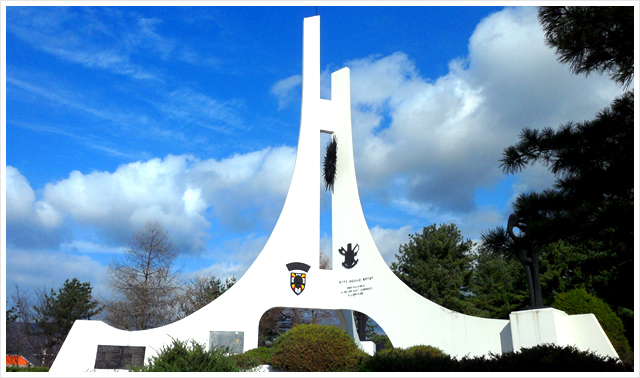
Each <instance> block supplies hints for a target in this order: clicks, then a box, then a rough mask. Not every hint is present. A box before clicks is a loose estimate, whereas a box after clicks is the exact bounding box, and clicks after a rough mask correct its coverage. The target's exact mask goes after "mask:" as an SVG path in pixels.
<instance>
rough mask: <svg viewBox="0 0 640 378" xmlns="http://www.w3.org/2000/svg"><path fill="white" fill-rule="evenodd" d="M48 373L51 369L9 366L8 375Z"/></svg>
mask: <svg viewBox="0 0 640 378" xmlns="http://www.w3.org/2000/svg"><path fill="white" fill-rule="evenodd" d="M48 371H49V368H48V367H46V366H31V367H17V366H7V373H8V372H20V373H45V372H48Z"/></svg>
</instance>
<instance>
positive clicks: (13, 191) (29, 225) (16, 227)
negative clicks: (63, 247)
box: [6, 165, 65, 247]
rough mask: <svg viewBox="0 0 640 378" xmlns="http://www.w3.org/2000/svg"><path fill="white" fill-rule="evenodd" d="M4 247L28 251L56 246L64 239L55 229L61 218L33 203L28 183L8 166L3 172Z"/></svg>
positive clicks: (40, 203)
mask: <svg viewBox="0 0 640 378" xmlns="http://www.w3.org/2000/svg"><path fill="white" fill-rule="evenodd" d="M6 175H7V181H6V188H7V189H6V190H7V192H6V201H7V244H8V245H21V246H30V247H50V246H57V244H58V243H60V242H61V241H62V240H63V239H64V236H65V233H64V232H63V231H61V230H59V229H58V226H60V224H61V223H62V221H63V218H64V216H63V214H62V213H61V212H59V211H58V210H56V209H55V208H54V207H53V206H51V204H49V203H48V202H45V201H41V200H36V194H35V192H34V191H33V189H32V188H31V185H30V184H29V181H27V179H26V178H25V177H24V176H23V175H22V174H21V173H20V172H19V171H18V170H17V169H16V168H15V167H12V166H10V165H8V166H7V170H6Z"/></svg>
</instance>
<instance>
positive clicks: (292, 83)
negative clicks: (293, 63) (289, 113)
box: [271, 75, 302, 110]
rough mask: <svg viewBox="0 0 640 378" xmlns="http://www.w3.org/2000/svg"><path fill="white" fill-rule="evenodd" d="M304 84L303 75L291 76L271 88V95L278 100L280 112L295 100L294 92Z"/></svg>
mask: <svg viewBox="0 0 640 378" xmlns="http://www.w3.org/2000/svg"><path fill="white" fill-rule="evenodd" d="M301 84H302V75H293V76H289V77H288V78H286V79H282V80H279V81H277V82H276V83H275V84H273V85H272V86H271V94H272V95H274V96H275V97H276V98H277V99H278V110H281V109H284V108H285V107H286V106H287V104H289V103H290V102H292V101H293V100H294V99H295V94H296V93H295V92H294V90H295V89H296V88H297V87H298V86H300V85H301Z"/></svg>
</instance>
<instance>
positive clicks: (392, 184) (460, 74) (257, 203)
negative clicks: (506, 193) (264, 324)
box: [7, 8, 619, 282]
mask: <svg viewBox="0 0 640 378" xmlns="http://www.w3.org/2000/svg"><path fill="white" fill-rule="evenodd" d="M63 16H64V14H63ZM36 21H37V20H34V21H33V22H36ZM51 22H53V21H51ZM45 26H47V25H45ZM143 26H144V25H143ZM152 26H153V23H150V24H147V25H146V27H148V28H149V29H148V31H154V29H153V28H152ZM47 27H48V28H50V29H51V28H55V27H56V26H55V25H48V26H47ZM10 32H13V33H24V34H21V35H22V38H24V39H28V38H31V39H29V40H30V41H35V38H37V35H35V34H33V33H36V32H37V31H33V30H31V31H30V30H27V29H20V30H18V29H12V30H11V31H10ZM27 33H31V34H27ZM149 36H151V37H153V35H149ZM149 36H148V37H149ZM47 38H52V37H49V36H47ZM47 40H49V39H47ZM33 43H35V42H33ZM60 43H62V42H57V41H55V40H52V43H51V46H53V47H56V46H57V47H56V48H57V50H56V51H57V52H56V53H57V54H66V53H67V52H69V51H71V50H70V49H68V48H67V46H66V45H64V44H62V45H61V44H60ZM74 51H75V50H74ZM60 56H61V57H62V56H66V55H60ZM68 59H71V60H72V61H75V60H73V59H80V58H77V57H76V58H73V57H68ZM105 62H107V63H108V64H109V65H110V67H112V69H115V68H113V67H125V68H126V67H127V66H126V63H127V62H126V60H125V61H124V62H120V61H118V60H117V59H115V60H109V59H107V60H105ZM85 64H91V63H90V60H86V63H85ZM345 65H346V66H348V67H350V69H351V90H352V93H351V100H352V121H353V133H354V138H353V140H354V153H355V163H356V170H357V176H358V181H359V189H360V190H361V196H362V198H363V199H365V200H367V199H373V201H371V202H373V203H377V204H379V203H382V204H383V205H384V206H389V207H392V208H393V209H394V211H399V212H402V213H403V215H410V216H411V219H412V224H407V225H404V226H402V227H399V228H394V227H398V225H394V226H390V225H387V224H383V223H382V221H381V222H380V224H377V225H374V227H373V228H372V229H371V232H372V235H373V238H374V240H375V241H376V244H377V246H378V249H379V250H380V252H381V254H382V256H383V257H384V259H385V261H386V262H387V263H391V262H392V261H394V260H395V256H394V255H395V254H396V253H397V251H398V246H399V245H400V244H403V243H406V242H407V240H408V235H409V234H410V233H412V232H415V231H416V230H418V229H420V228H421V227H422V226H427V225H430V224H434V223H436V224H441V223H451V222H453V223H456V224H457V225H458V226H459V228H460V229H461V231H462V233H463V235H465V237H467V235H478V234H479V233H480V232H481V231H483V230H485V229H487V228H492V227H495V225H498V224H503V223H504V219H506V218H505V210H506V211H508V209H500V208H495V207H490V206H482V205H478V204H477V203H476V198H475V195H476V194H475V193H476V189H477V188H478V187H489V186H491V185H492V184H493V183H495V182H497V181H498V180H499V179H500V178H501V177H503V174H502V172H501V170H500V168H499V159H500V158H501V154H502V151H503V149H504V148H505V147H507V146H509V145H511V144H513V143H515V142H516V141H517V136H518V134H519V132H520V131H521V129H522V128H523V127H532V128H538V127H543V126H551V127H556V126H559V125H560V124H562V123H565V122H568V121H581V120H584V119H590V118H593V117H594V115H595V113H596V112H597V111H598V110H600V109H602V108H604V107H605V106H607V105H609V103H610V102H611V100H612V99H613V98H614V96H615V95H617V94H618V93H619V89H617V88H616V86H615V84H613V83H611V82H610V80H608V78H606V77H599V76H590V77H589V78H588V79H585V78H584V77H580V76H576V75H572V74H571V73H570V72H569V70H568V69H567V67H566V66H564V65H561V64H559V63H558V62H557V61H556V57H555V54H554V52H553V50H551V49H549V48H547V47H545V46H544V43H543V35H542V32H541V30H540V27H539V25H538V24H537V19H536V11H535V8H507V9H505V10H503V11H501V12H497V13H494V14H492V15H490V16H488V17H487V18H485V19H484V20H483V21H482V22H481V23H480V24H479V25H478V27H477V28H476V30H475V32H474V33H473V35H472V37H471V38H470V40H469V55H468V57H466V58H465V59H463V60H454V61H452V62H451V63H450V66H449V68H450V69H449V72H448V74H447V75H445V76H442V77H439V78H429V77H426V76H425V75H424V74H423V73H421V72H420V71H419V70H418V68H417V67H416V63H415V62H414V61H413V60H412V58H411V57H410V56H408V55H407V54H405V53H403V52H396V53H394V54H391V55H388V56H370V57H364V58H361V59H355V60H351V61H348V62H346V63H345ZM325 76H326V75H323V77H325ZM300 83H301V76H300V75H294V76H291V77H289V78H286V79H284V80H281V81H279V82H277V83H276V84H274V85H273V86H272V88H271V93H272V94H273V95H274V96H275V97H276V98H277V99H278V104H279V107H280V108H283V107H285V106H286V105H287V104H288V103H290V102H291V101H293V100H294V99H295V97H294V95H295V89H296V88H297V87H298V86H299V85H300ZM323 88H324V89H326V88H327V87H326V86H324V87H323ZM168 100H169V101H168V103H169V105H167V106H164V107H163V112H165V113H164V114H165V115H167V116H168V117H169V118H171V119H173V120H184V121H186V122H192V123H197V124H199V125H200V126H203V127H210V128H216V129H218V130H220V131H229V130H233V129H235V128H243V127H245V124H244V122H245V121H244V118H243V117H242V116H241V111H240V110H241V109H242V107H243V106H244V105H243V104H238V103H228V102H220V101H217V100H214V99H211V98H209V97H206V96H203V95H200V94H198V93H196V92H194V91H191V90H188V89H183V90H176V91H174V92H172V93H171V94H170V95H169V96H168ZM161 105H163V104H158V106H161ZM164 105H166V104H164ZM207 109H209V111H210V113H207V112H206V110H207ZM201 113H202V114H204V116H202V117H201V118H198V119H197V120H194V119H191V118H189V117H192V116H191V115H190V114H201ZM294 161H295V148H294V147H287V146H282V147H272V148H265V149H263V150H259V151H253V152H248V153H244V154H235V155H232V156H229V157H228V158H224V159H207V160H201V159H199V158H197V157H193V156H189V155H181V156H171V155H170V156H167V157H165V158H163V159H160V158H156V159H151V160H148V161H138V162H134V163H130V164H125V165H122V166H120V167H118V168H117V169H116V170H115V171H113V172H100V171H95V172H91V173H81V172H78V171H74V172H71V174H70V175H69V177H68V178H65V179H63V180H60V181H58V182H51V183H49V184H47V185H46V186H45V187H44V189H43V190H42V191H41V192H40V191H38V193H36V192H35V191H34V190H33V189H32V188H31V186H30V185H29V183H28V181H27V180H26V178H25V177H24V176H23V175H22V174H20V172H19V171H18V170H17V169H15V168H13V167H7V242H8V244H9V245H12V246H13V247H12V248H13V250H12V253H11V256H12V257H11V260H10V261H8V262H10V263H11V264H13V265H12V269H13V267H14V266H16V267H18V268H19V269H22V270H24V269H28V268H27V267H25V265H24V264H26V263H25V261H26V260H17V258H18V257H16V256H14V255H19V254H24V256H25V257H24V258H29V257H30V256H33V257H34V258H35V259H39V260H37V261H39V262H40V263H42V264H47V263H51V264H52V265H54V266H55V264H53V262H52V261H53V260H51V259H55V258H56V256H58V258H60V257H59V255H57V254H55V253H52V254H51V257H48V256H44V254H43V253H37V254H36V253H35V252H33V250H31V252H29V251H27V250H26V249H27V248H35V247H44V246H61V248H62V250H63V251H65V252H67V251H68V253H72V252H73V251H75V250H87V251H93V252H95V253H100V252H102V253H109V252H110V251H111V252H113V250H111V249H110V248H113V246H117V245H121V244H122V243H123V242H124V241H126V240H127V239H128V238H129V237H130V236H131V234H132V232H135V231H136V230H138V229H140V228H141V227H142V226H143V225H144V224H145V223H146V222H147V221H149V220H155V221H158V222H160V223H162V224H163V225H164V226H165V228H167V229H168V230H169V231H170V233H171V236H172V238H173V239H174V241H175V242H176V244H177V245H178V246H179V247H180V248H181V250H182V251H183V252H184V253H187V254H189V253H190V254H204V255H208V256H209V258H211V259H212V260H214V262H213V263H212V264H211V265H210V267H209V268H207V269H206V270H208V271H210V272H213V273H215V274H216V275H217V276H219V277H226V276H230V275H235V276H236V277H239V276H241V275H242V274H244V272H245V271H246V269H247V268H248V267H249V266H250V264H251V263H252V262H253V260H254V259H255V257H256V256H257V255H258V253H259V252H260V251H261V250H262V247H263V246H264V245H265V243H266V240H267V238H268V231H270V230H271V229H272V228H273V225H274V224H275V222H276V220H277V218H278V215H279V214H280V211H281V209H282V205H283V203H284V198H285V196H286V194H287V189H288V187H289V183H290V180H291V174H292V171H293V165H294ZM552 179H553V177H552V176H551V175H549V174H548V172H546V169H544V167H540V166H536V167H534V168H527V170H525V171H524V172H523V173H521V174H518V175H517V176H516V179H515V180H514V184H513V185H514V187H513V189H512V190H513V193H514V196H515V195H517V194H519V193H521V192H524V191H528V190H539V189H543V188H547V187H549V186H551V183H552ZM376 201H379V202H376ZM384 206H383V207H384ZM367 213H368V214H370V212H367ZM372 213H375V211H372ZM375 215H376V218H378V219H382V218H384V217H381V216H379V215H378V214H375ZM369 219H371V218H369ZM65 220H69V221H72V222H74V224H76V225H80V226H82V227H88V228H92V229H94V230H95V232H96V233H97V234H98V235H99V236H101V237H102V239H100V240H101V241H100V242H91V241H87V240H83V239H82V238H80V237H76V239H75V240H72V241H69V240H66V241H65V239H64V238H65V235H67V237H68V234H65V231H64V230H65ZM265 232H267V234H266V235H265V234H264V233H265ZM222 233H227V234H234V233H237V234H234V235H238V237H236V238H232V239H230V240H227V241H226V242H224V243H223V244H222V245H217V246H215V247H212V248H211V249H210V250H209V251H208V253H205V250H206V249H207V248H206V242H207V240H208V238H209V237H215V236H216V235H217V234H222ZM328 240H329V239H328V238H327V237H326V236H325V237H323V239H322V243H321V247H323V248H327V246H328V245H330V243H329V242H328ZM63 241H65V242H64V243H63ZM61 243H62V244H61ZM92 243H93V244H92ZM74 248H75V249H74ZM23 251H25V252H23ZM240 251H242V253H240ZM30 253H31V254H30ZM8 256H9V255H8ZM72 260H73V261H74V262H77V263H78V264H81V263H84V264H86V266H85V267H84V268H78V269H79V270H82V269H84V270H86V269H87V268H86V267H87V266H88V267H90V268H92V267H93V268H96V269H98V270H99V269H100V268H99V267H98V266H96V265H95V262H93V260H91V259H90V258H88V257H86V256H85V257H82V258H80V257H78V258H75V257H74V259H72ZM21 264H22V265H21ZM16 269H17V268H16ZM65 269H66V268H65ZM69 269H71V268H69ZM74 269H75V268H74ZM63 270H64V269H63ZM69 271H70V270H69ZM21 279H24V280H28V279H29V276H24V278H21ZM21 282H22V281H21ZM25 282H26V281H25Z"/></svg>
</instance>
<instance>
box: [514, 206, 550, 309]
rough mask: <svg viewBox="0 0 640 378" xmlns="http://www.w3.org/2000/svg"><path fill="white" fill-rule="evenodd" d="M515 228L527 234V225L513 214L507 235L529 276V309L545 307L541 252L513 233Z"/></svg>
mask: <svg viewBox="0 0 640 378" xmlns="http://www.w3.org/2000/svg"><path fill="white" fill-rule="evenodd" d="M514 228H518V229H519V230H520V231H521V232H524V233H526V230H527V225H526V224H525V223H524V221H523V220H522V219H521V218H519V217H518V216H517V215H515V214H511V215H510V216H509V221H508V222H507V233H508V234H509V237H511V240H513V246H514V248H515V255H516V257H517V258H518V260H520V263H521V264H522V266H523V267H524V272H525V274H526V275H527V286H528V287H529V307H531V308H536V307H544V305H543V304H542V291H541V289H540V270H539V260H540V252H539V251H538V249H537V248H535V247H534V246H533V245H532V243H530V242H525V241H524V240H523V239H524V238H523V237H522V236H517V235H516V234H515V233H514V232H513V229H514Z"/></svg>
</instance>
